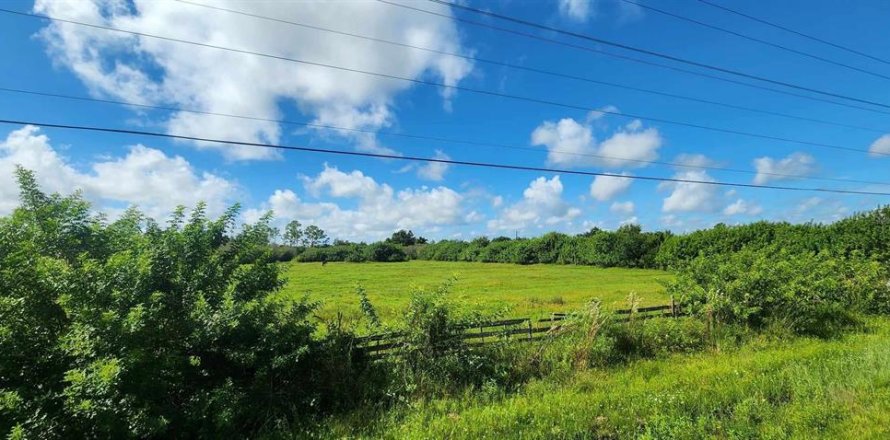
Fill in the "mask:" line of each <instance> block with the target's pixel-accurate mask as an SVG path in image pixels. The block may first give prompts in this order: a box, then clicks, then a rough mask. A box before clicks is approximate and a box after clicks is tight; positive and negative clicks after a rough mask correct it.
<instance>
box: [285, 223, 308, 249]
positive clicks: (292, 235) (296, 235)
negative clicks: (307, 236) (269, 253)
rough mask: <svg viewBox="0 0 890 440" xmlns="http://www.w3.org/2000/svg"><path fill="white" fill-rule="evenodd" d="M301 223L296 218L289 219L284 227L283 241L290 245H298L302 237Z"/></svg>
mask: <svg viewBox="0 0 890 440" xmlns="http://www.w3.org/2000/svg"><path fill="white" fill-rule="evenodd" d="M302 226H303V225H302V224H300V222H299V221H297V220H291V221H290V222H288V224H287V226H285V227H284V242H285V244H288V245H290V246H298V245H299V244H300V240H301V239H302V238H303V229H302Z"/></svg>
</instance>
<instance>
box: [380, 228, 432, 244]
mask: <svg viewBox="0 0 890 440" xmlns="http://www.w3.org/2000/svg"><path fill="white" fill-rule="evenodd" d="M426 242H427V240H426V238H423V237H415V236H414V232H412V231H406V230H404V229H400V230H398V231H396V232H393V234H392V236H391V237H389V238H387V239H386V241H385V243H392V244H397V245H399V246H414V245H416V244H426Z"/></svg>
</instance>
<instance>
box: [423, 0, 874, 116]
mask: <svg viewBox="0 0 890 440" xmlns="http://www.w3.org/2000/svg"><path fill="white" fill-rule="evenodd" d="M427 1H429V2H432V3H437V4H441V5H448V6H451V7H452V8H455V9H460V10H464V11H468V12H473V13H475V14H480V15H485V16H488V17H494V18H497V19H500V20H505V21H509V22H513V23H518V24H522V25H525V26H529V27H534V28H537V29H542V30H546V31H549V32H555V33H558V34H562V35H568V36H571V37H575V38H580V39H583V40H588V41H592V42H595V43H599V44H605V45H607V46H612V47H617V48H621V49H625V50H629V51H633V52H638V53H642V54H646V55H650V56H654V57H658V58H664V59H666V60H670V61H675V62H678V63H683V64H688V65H690V66H696V67H700V68H703V69H709V70H714V71H717V72H722V73H728V74H730V75H736V76H740V77H743V78H748V79H753V80H757V81H763V82H767V83H770V84H775V85H780V86H784V87H789V88H792V89H797V90H803V91H806V92H810V93H817V94H820V95H824V96H831V97H833V98H840V99H846V100H850V101H855V102H860V103H863V104H870V105H874V106H878V107H883V108H888V109H890V104H885V103H882V102H877V101H871V100H867V99H862V98H856V97H852V96H847V95H842V94H840V93H834V92H827V91H824V90H819V89H814V88H812V87H807V86H801V85H798V84H793V83H789V82H785V81H780V80H774V79H770V78H766V77H762V76H759V75H754V74H749V73H745V72H741V71H738V70H734V69H729V68H725V67H720V66H715V65H713V64H707V63H701V62H698V61H693V60H689V59H686V58H681V57H678V56H674V55H669V54H666V53H663V52H658V51H654V50H649V49H643V48H639V47H635V46H631V45H628V44H623V43H618V42H615V41H610V40H606V39H603V38H598V37H594V36H592V35H588V34H582V33H578V32H572V31H567V30H564V29H560V28H557V27H553V26H547V25H545V24H541V23H537V22H534V21H529V20H525V19H521V18H516V17H512V16H509V15H503V14H498V13H495V12H491V11H486V10H483V9H478V8H474V7H472V6H467V5H461V4H457V3H452V2H447V1H444V0H427Z"/></svg>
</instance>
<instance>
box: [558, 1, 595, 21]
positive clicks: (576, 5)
mask: <svg viewBox="0 0 890 440" xmlns="http://www.w3.org/2000/svg"><path fill="white" fill-rule="evenodd" d="M591 2H592V0H559V14H560V15H562V16H563V17H566V18H568V19H571V20H574V21H587V19H588V18H590V16H591V15H593V12H594V11H593V7H592V6H591V4H590V3H591Z"/></svg>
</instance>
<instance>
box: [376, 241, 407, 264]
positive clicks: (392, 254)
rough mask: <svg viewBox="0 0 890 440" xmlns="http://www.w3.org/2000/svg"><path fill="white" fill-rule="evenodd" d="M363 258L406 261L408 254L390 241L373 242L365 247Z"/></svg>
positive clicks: (388, 261)
mask: <svg viewBox="0 0 890 440" xmlns="http://www.w3.org/2000/svg"><path fill="white" fill-rule="evenodd" d="M365 259H366V260H367V261H377V262H381V263H392V262H399V261H408V255H407V254H405V251H404V250H402V247H401V246H397V245H394V244H390V243H374V244H371V245H369V246H368V247H367V248H365Z"/></svg>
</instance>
